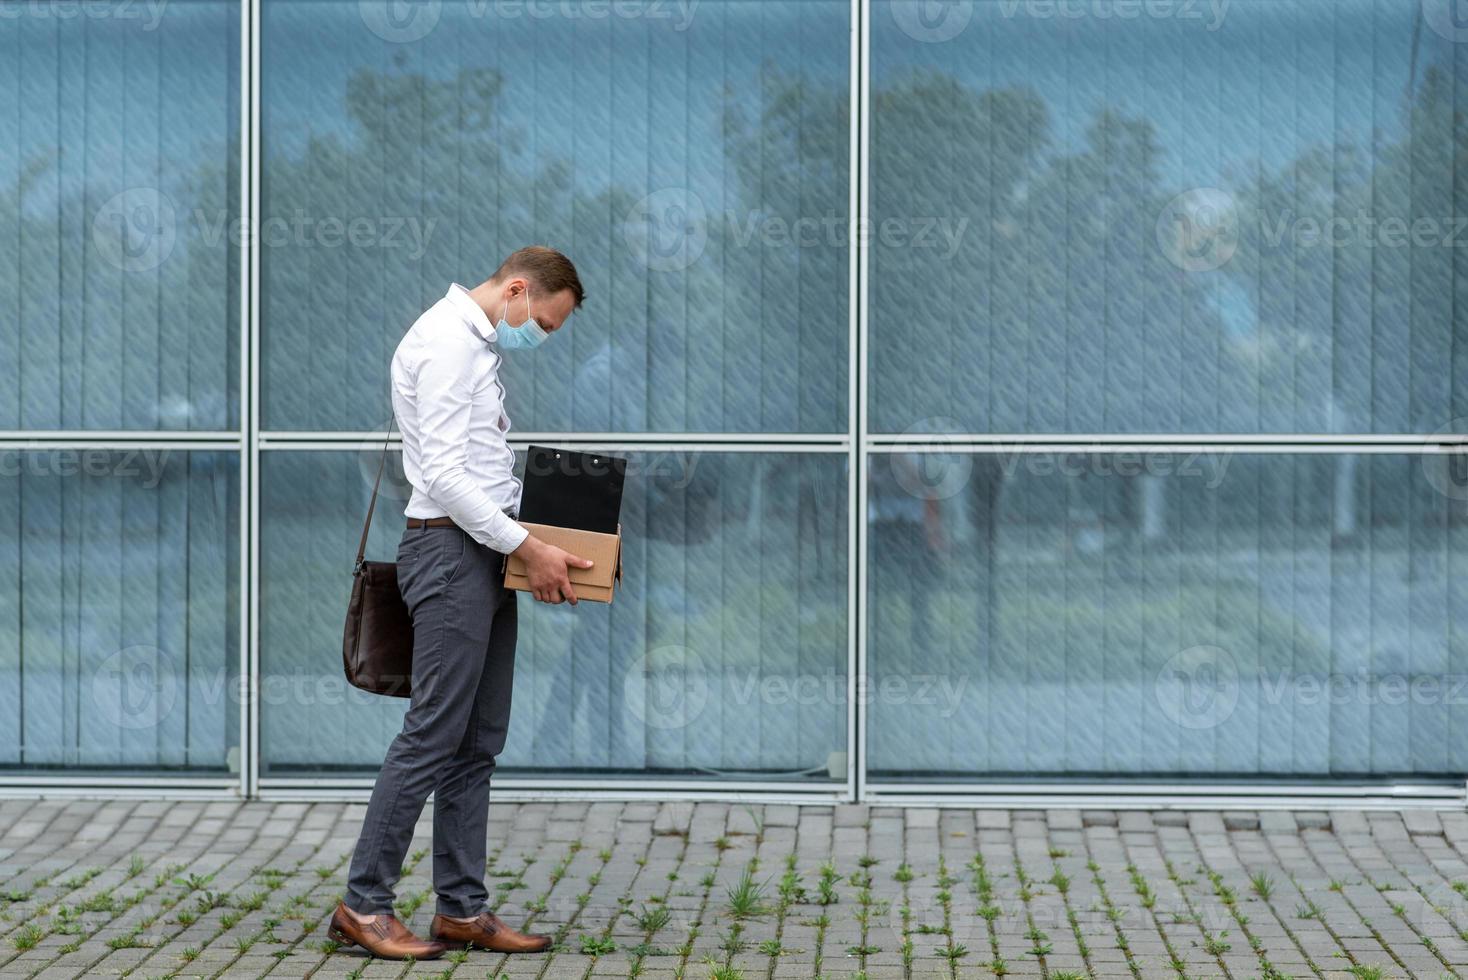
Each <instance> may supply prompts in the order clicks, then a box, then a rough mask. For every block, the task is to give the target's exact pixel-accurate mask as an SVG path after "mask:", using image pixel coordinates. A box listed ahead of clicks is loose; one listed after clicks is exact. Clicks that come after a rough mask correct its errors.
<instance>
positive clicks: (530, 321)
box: [494, 287, 550, 350]
mask: <svg viewBox="0 0 1468 980" xmlns="http://www.w3.org/2000/svg"><path fill="white" fill-rule="evenodd" d="M509 312H510V301H509V300H505V308H504V310H503V312H501V313H500V322H499V323H497V324H495V328H494V330H495V343H496V344H497V345H498V346H499V348H500V350H535V348H537V347H539V346H540V345H541V344H543V343H545V338H546V337H548V336H550V334H548V333H546V332H545V329H544V328H543V327H541V325H540V324H538V323H536V322H535V317H533V316H531V315H530V289H529V288H528V287H527V288H526V290H525V322H524V323H522V324H520V325H519V326H518V327H512V326H510V325H509V324H508V323H506V322H505V314H506V313H509Z"/></svg>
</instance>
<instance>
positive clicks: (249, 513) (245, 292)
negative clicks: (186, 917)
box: [239, 0, 260, 797]
mask: <svg viewBox="0 0 1468 980" xmlns="http://www.w3.org/2000/svg"><path fill="white" fill-rule="evenodd" d="M259 3H260V0H240V226H241V227H242V228H243V229H244V230H245V233H244V234H243V235H241V236H240V386H239V391H240V401H241V405H240V412H239V424H240V572H239V574H240V584H239V595H240V613H239V615H240V677H241V679H242V680H244V682H245V683H244V684H243V686H242V697H241V703H240V763H239V765H240V793H241V795H243V796H246V797H253V796H255V795H257V794H258V793H259V789H260V717H259V699H258V698H257V696H256V694H257V692H258V691H259V689H260V679H259V678H260V651H259V645H258V642H257V640H258V636H259V629H258V625H257V623H258V613H259V601H258V598H257V597H258V595H259V588H258V586H259V581H258V579H259V561H258V556H259V534H258V532H257V528H258V526H259V520H258V518H259V506H258V504H257V499H258V496H259V493H258V491H259V483H260V480H259V462H260V420H259V417H258V412H259V404H260V399H259V391H258V384H259V370H258V368H259V351H260V345H259V341H258V333H259V331H258V329H257V328H258V316H259V309H260V303H259V268H260V259H259V251H258V249H256V248H255V245H254V240H255V235H254V227H255V216H256V214H258V213H259V209H258V192H259V186H260V180H259V175H260V140H259V135H260V45H259V39H260V8H259Z"/></svg>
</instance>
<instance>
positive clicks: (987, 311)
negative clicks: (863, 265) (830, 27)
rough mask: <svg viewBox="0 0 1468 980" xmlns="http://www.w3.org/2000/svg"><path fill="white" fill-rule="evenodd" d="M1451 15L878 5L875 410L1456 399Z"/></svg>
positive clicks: (891, 427) (1035, 428)
mask: <svg viewBox="0 0 1468 980" xmlns="http://www.w3.org/2000/svg"><path fill="white" fill-rule="evenodd" d="M1454 7H1455V5H1454V4H1451V3H1435V2H1433V3H1422V4H1416V3H1403V2H1400V0H1298V2H1291V0H1233V2H1229V3H1225V4H1215V3H1162V4H1149V3H1138V4H1121V3H1117V4H1111V3H1106V2H1094V3H1090V2H1087V3H1080V2H1077V3H1064V2H1061V3H1048V2H1044V3H1041V2H1029V0H994V2H990V0H974V2H968V0H965V2H963V3H945V4H936V3H928V2H926V0H874V2H873V3H872V13H871V38H872V43H871V49H872V55H871V62H872V80H871V100H872V101H871V120H872V122H871V138H872V144H871V174H872V177H871V200H872V214H871V218H872V227H873V229H874V234H873V241H872V253H871V304H872V307H871V360H870V364H871V371H872V378H871V420H872V428H873V430H874V431H879V432H903V431H909V430H911V431H922V432H936V431H951V430H957V431H967V432H1005V433H1010V432H1013V433H1019V432H1210V433H1211V432H1220V433H1274V432H1302V433H1359V432H1435V431H1438V430H1439V429H1441V428H1444V427H1446V426H1447V425H1448V423H1449V422H1450V420H1451V419H1453V418H1454V417H1456V416H1461V415H1464V414H1468V413H1465V406H1468V388H1465V385H1468V381H1465V379H1468V319H1465V318H1463V317H1461V316H1455V314H1454V309H1455V306H1460V305H1461V304H1457V303H1456V297H1457V296H1460V295H1468V276H1465V275H1464V272H1465V268H1468V266H1465V261H1468V260H1465V259H1464V249H1463V248H1461V247H1460V246H1462V245H1463V244H1464V243H1465V241H1468V231H1465V229H1464V228H1463V227H1462V225H1463V223H1464V219H1463V218H1462V217H1460V216H1462V215H1463V214H1464V213H1465V206H1468V201H1465V200H1464V187H1465V186H1468V185H1464V184H1462V183H1460V182H1458V181H1457V180H1456V177H1455V167H1454V164H1455V161H1456V160H1457V159H1458V158H1459V157H1460V156H1461V155H1462V147H1463V143H1464V137H1465V130H1464V124H1463V123H1462V122H1461V121H1460V120H1461V118H1462V117H1463V113H1464V107H1465V105H1468V96H1465V101H1464V103H1461V104H1460V103H1459V102H1458V101H1457V93H1458V91H1459V89H1460V88H1463V87H1464V86H1465V84H1468V81H1465V77H1468V76H1465V67H1468V54H1465V52H1464V50H1463V45H1461V44H1455V43H1453V42H1454V41H1457V40H1462V39H1463V38H1462V36H1461V34H1462V31H1463V29H1462V28H1461V27H1460V26H1458V24H1457V22H1455V21H1453V20H1452V17H1451V15H1450V14H1449V13H1448V11H1450V10H1451V9H1453V8H1454ZM888 222H892V223H893V228H894V229H895V230H894V231H893V232H892V233H890V234H889V233H888V232H887V231H886V230H885V229H886V227H887V223H888ZM914 227H928V228H930V231H931V233H930V234H928V235H926V236H924V237H921V238H919V237H916V236H914V235H912V234H910V232H911V230H912V229H913V228H914ZM905 232H908V234H904V233H905Z"/></svg>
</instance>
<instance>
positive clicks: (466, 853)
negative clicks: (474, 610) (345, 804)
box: [433, 566, 517, 918]
mask: <svg viewBox="0 0 1468 980" xmlns="http://www.w3.org/2000/svg"><path fill="white" fill-rule="evenodd" d="M496 567H498V566H496ZM485 596H486V600H487V601H489V602H494V601H495V600H496V599H497V600H498V605H497V608H496V610H495V614H494V626H493V628H492V629H491V630H490V634H489V645H488V649H487V653H486V657H485V664H484V671H483V673H482V674H481V675H480V677H479V687H478V690H477V691H476V692H475V699H474V710H473V711H472V712H471V714H470V718H469V726H468V730H467V731H465V732H464V737H463V739H462V740H461V741H460V742H459V746H458V750H457V751H456V752H455V753H454V757H453V759H452V760H450V762H449V764H448V765H447V766H446V767H445V768H444V770H443V775H442V779H441V780H440V781H439V784H438V786H437V788H436V789H434V791H433V887H434V890H435V891H436V892H437V893H438V908H437V911H438V914H440V915H452V916H457V917H460V918H468V917H469V916H474V915H478V914H479V913H480V912H483V911H484V910H485V909H487V908H488V901H489V892H488V890H487V889H486V888H485V887H484V873H485V846H486V841H485V838H486V836H487V833H488V824H489V780H490V777H491V776H492V775H494V767H495V757H496V756H498V755H499V754H500V752H501V751H503V750H504V747H505V733H506V732H507V731H508V729H509V724H510V694H511V689H512V688H513V686H514V677H515V632H516V626H517V619H516V609H515V593H514V591H513V590H511V589H507V588H505V586H504V580H503V579H499V580H498V581H496V582H494V583H492V584H491V585H490V587H489V588H488V589H487V591H486V592H485Z"/></svg>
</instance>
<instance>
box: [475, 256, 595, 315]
mask: <svg viewBox="0 0 1468 980" xmlns="http://www.w3.org/2000/svg"><path fill="white" fill-rule="evenodd" d="M516 276H524V277H525V278H527V279H533V280H535V285H536V286H538V287H539V289H540V292H541V293H542V294H543V295H546V296H554V295H555V294H556V293H559V292H560V291H561V290H563V289H569V290H571V295H572V296H575V297H576V305H577V306H580V305H581V301H582V300H584V299H585V298H586V290H584V289H582V288H581V277H580V276H578V275H576V267H575V266H574V265H572V264H571V260H570V259H568V258H566V257H565V256H564V255H562V254H561V253H560V252H557V251H556V250H555V249H553V248H546V247H545V246H544V245H530V246H528V247H526V248H522V249H520V250H519V251H517V252H514V253H512V254H511V255H510V257H509V258H507V259H505V261H504V262H503V263H501V264H500V267H499V269H498V270H496V272H495V274H494V279H495V280H496V281H497V282H504V281H505V280H506V279H513V278H515V277H516Z"/></svg>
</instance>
